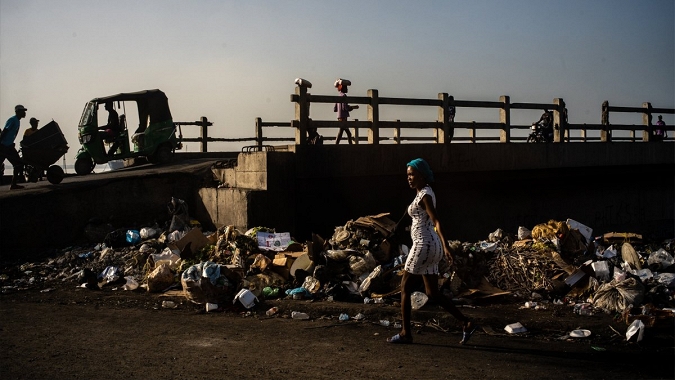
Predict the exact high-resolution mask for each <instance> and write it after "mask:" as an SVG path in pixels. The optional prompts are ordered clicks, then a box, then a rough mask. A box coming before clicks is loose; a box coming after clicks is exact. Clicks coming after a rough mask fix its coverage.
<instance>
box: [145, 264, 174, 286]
mask: <svg viewBox="0 0 675 380" xmlns="http://www.w3.org/2000/svg"><path fill="white" fill-rule="evenodd" d="M171 285H173V273H172V272H171V269H170V268H169V266H168V265H167V264H162V265H160V266H158V267H157V268H155V270H153V271H152V272H150V274H149V275H148V291H149V292H161V291H163V290H164V289H166V288H168V287H169V286H171Z"/></svg>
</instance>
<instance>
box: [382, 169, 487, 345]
mask: <svg viewBox="0 0 675 380" xmlns="http://www.w3.org/2000/svg"><path fill="white" fill-rule="evenodd" d="M406 173H407V176H408V185H409V186H410V187H411V188H413V189H415V190H416V191H417V196H416V197H415V199H414V200H413V202H412V203H411V204H410V206H408V214H409V215H410V216H411V217H412V226H411V227H410V235H411V237H412V241H413V244H412V248H410V252H409V253H408V257H407V259H406V262H405V265H404V267H403V278H402V280H401V315H402V319H403V323H402V324H401V325H402V326H401V328H402V329H401V332H400V333H398V334H396V335H394V336H392V337H391V338H388V339H387V342H389V343H412V340H413V339H412V332H411V325H410V314H411V309H412V302H411V295H412V292H413V290H414V289H415V287H416V286H418V285H419V284H420V280H423V281H424V288H425V292H426V294H427V296H429V298H430V299H432V300H434V301H435V302H437V303H438V304H439V305H441V306H442V307H443V308H444V309H445V310H447V311H448V312H450V314H452V316H454V317H455V318H457V319H458V320H460V321H462V323H463V328H462V340H461V341H460V344H465V343H466V342H467V341H468V340H469V338H471V335H472V334H473V333H474V331H475V330H476V327H475V326H474V324H473V322H471V320H470V319H469V318H468V317H466V316H465V315H464V314H462V313H461V312H460V311H459V309H457V307H456V306H455V305H454V304H453V303H452V301H451V300H450V299H449V298H447V297H446V296H445V295H443V294H441V292H440V291H439V289H438V264H439V263H440V262H441V260H442V259H443V255H444V254H445V257H446V259H447V260H448V261H449V262H450V263H451V264H452V261H453V259H452V253H450V248H449V247H448V241H447V240H446V239H445V237H444V235H443V229H442V228H441V222H440V221H439V220H438V216H437V215H436V195H435V194H434V191H433V190H432V189H431V187H430V186H429V182H433V180H434V174H433V172H432V171H431V168H430V167H429V164H428V163H427V162H426V161H424V160H423V159H421V158H416V159H414V160H412V161H410V162H408V165H407V172H406Z"/></svg>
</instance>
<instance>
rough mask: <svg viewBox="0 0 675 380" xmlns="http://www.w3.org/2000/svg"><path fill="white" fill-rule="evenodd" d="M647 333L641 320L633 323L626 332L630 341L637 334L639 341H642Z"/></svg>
mask: <svg viewBox="0 0 675 380" xmlns="http://www.w3.org/2000/svg"><path fill="white" fill-rule="evenodd" d="M644 331H645V324H644V323H642V321H641V320H639V319H636V320H634V321H633V323H631V324H630V326H628V330H627V331H626V340H630V338H632V337H633V335H635V334H636V333H637V341H638V342H639V341H641V340H642V335H643V334H644Z"/></svg>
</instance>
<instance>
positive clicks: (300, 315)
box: [291, 311, 309, 319]
mask: <svg viewBox="0 0 675 380" xmlns="http://www.w3.org/2000/svg"><path fill="white" fill-rule="evenodd" d="M291 318H293V319H309V315H307V313H303V312H300V311H294V312H292V313H291Z"/></svg>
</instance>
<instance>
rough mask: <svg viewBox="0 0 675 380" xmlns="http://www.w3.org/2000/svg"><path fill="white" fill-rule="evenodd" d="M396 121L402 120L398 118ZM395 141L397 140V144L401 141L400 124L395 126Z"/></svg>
mask: <svg viewBox="0 0 675 380" xmlns="http://www.w3.org/2000/svg"><path fill="white" fill-rule="evenodd" d="M396 123H397V124H400V123H401V120H400V119H396ZM394 141H396V144H400V143H401V127H399V126H398V125H397V126H396V128H394Z"/></svg>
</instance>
